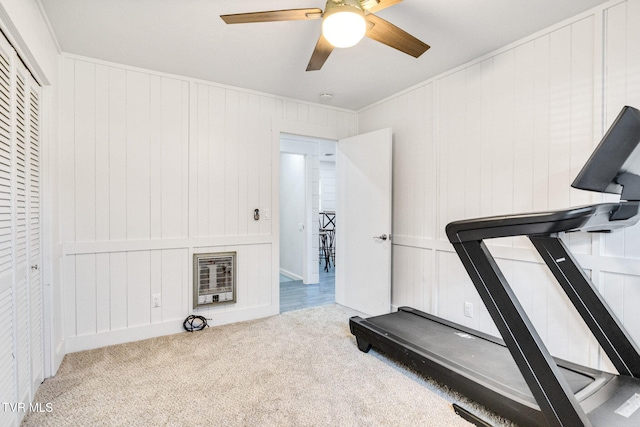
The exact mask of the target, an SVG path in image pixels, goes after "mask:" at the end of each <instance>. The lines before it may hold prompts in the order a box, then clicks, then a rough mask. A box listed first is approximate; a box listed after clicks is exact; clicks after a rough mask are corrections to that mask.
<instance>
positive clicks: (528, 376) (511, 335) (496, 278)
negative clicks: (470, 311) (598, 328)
mask: <svg viewBox="0 0 640 427" xmlns="http://www.w3.org/2000/svg"><path fill="white" fill-rule="evenodd" d="M453 246H454V248H455V250H456V252H457V253H458V256H459V257H460V259H461V260H462V263H463V264H464V267H465V268H466V270H467V273H468V274H469V276H470V277H471V280H472V281H473V284H474V285H475V287H476V289H477V291H478V293H479V294H480V298H481V299H482V301H483V302H484V304H485V306H486V307H487V310H488V311H489V314H490V315H491V318H492V319H493V321H494V323H495V325H496V327H497V328H498V331H500V334H501V335H502V339H503V340H504V342H505V344H506V345H507V347H508V348H509V351H510V352H511V355H512V356H513V358H514V360H515V362H516V365H518V368H519V369H520V372H521V373H522V376H523V377H524V379H525V381H526V383H527V385H528V386H529V389H530V390H531V393H532V394H533V396H534V397H535V399H536V401H537V402H538V405H540V410H541V411H542V413H543V415H544V417H545V420H546V422H547V425H549V426H585V427H591V425H592V424H591V422H590V421H589V418H588V417H587V415H586V414H585V412H584V410H583V409H582V408H581V407H580V403H579V402H578V400H577V399H576V397H575V396H574V394H573V392H572V391H571V389H570V387H569V385H568V384H567V382H566V380H565V379H564V377H563V376H562V375H561V373H560V371H559V369H558V366H557V364H556V362H555V361H554V360H553V357H552V356H551V354H549V351H548V350H547V348H546V346H545V345H544V343H543V341H542V339H541V338H540V336H539V335H538V333H537V331H536V330H535V328H534V327H533V324H532V323H531V321H530V320H529V317H528V316H527V314H526V312H525V311H524V309H523V308H522V306H521V305H520V302H519V301H518V299H517V297H516V296H515V294H514V293H513V291H512V289H511V287H510V286H509V284H508V283H507V280H506V279H505V277H504V275H503V274H502V272H501V271H500V269H499V267H498V265H497V264H496V262H495V260H494V259H493V256H492V255H491V253H490V252H489V250H488V249H487V247H486V245H485V244H484V242H482V241H467V242H464V243H455V244H454V245H453Z"/></svg>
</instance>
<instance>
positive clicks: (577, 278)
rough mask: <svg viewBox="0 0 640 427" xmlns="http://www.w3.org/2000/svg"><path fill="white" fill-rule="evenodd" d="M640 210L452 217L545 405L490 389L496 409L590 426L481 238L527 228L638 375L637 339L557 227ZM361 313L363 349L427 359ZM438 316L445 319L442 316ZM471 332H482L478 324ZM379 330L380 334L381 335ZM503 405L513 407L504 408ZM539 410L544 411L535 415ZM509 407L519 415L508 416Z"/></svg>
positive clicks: (486, 298) (595, 225) (494, 314)
mask: <svg viewBox="0 0 640 427" xmlns="http://www.w3.org/2000/svg"><path fill="white" fill-rule="evenodd" d="M638 217H639V215H638V202H636V201H633V202H620V203H603V204H598V205H591V206H582V207H577V208H571V209H567V210H563V211H553V212H542V213H534V214H526V215H508V216H501V217H489V218H479V219H475V220H464V221H456V222H452V223H450V224H448V225H447V228H446V230H447V235H448V237H449V240H450V242H451V243H452V244H453V246H454V248H455V250H456V252H457V254H458V256H459V257H460V259H461V261H462V263H463V265H464V267H465V269H466V270H467V273H468V274H469V276H470V278H471V280H472V282H473V284H474V286H475V288H476V289H477V291H478V293H479V295H480V297H481V299H482V301H483V302H484V304H485V306H486V307H487V310H488V311H489V314H490V315H491V318H492V319H493V321H494V323H495V325H496V327H497V329H498V331H499V332H500V334H501V336H502V339H503V340H504V343H505V344H506V346H507V348H508V349H509V352H510V353H511V355H512V356H513V358H514V361H515V363H516V365H517V366H518V368H519V369H520V372H521V374H522V376H523V377H524V379H525V381H526V383H527V385H528V386H529V389H530V391H531V393H532V395H533V397H534V398H535V400H536V402H537V403H538V405H539V407H540V412H537V411H536V410H533V411H534V412H530V413H528V414H524V413H521V412H522V408H516V409H515V412H514V407H513V405H512V402H502V401H501V399H500V396H499V395H498V394H496V396H492V397H489V402H491V406H492V407H493V408H494V409H495V410H496V412H497V413H499V414H504V416H506V417H508V418H512V419H513V418H515V417H524V418H521V421H522V420H526V421H529V422H530V421H534V419H535V421H534V422H535V425H542V424H546V425H549V426H577V425H583V426H592V423H591V421H590V420H589V418H588V416H587V414H586V413H585V410H584V409H583V408H582V407H581V405H580V403H579V402H578V400H577V399H576V397H575V395H574V394H573V392H572V391H571V388H570V386H569V385H568V383H567V381H566V380H565V378H564V376H563V375H562V373H561V372H560V369H559V368H558V365H557V362H556V360H555V359H554V358H553V357H552V356H551V354H550V353H549V351H548V350H547V348H546V346H545V345H544V343H543V341H542V339H541V338H540V336H539V335H538V333H537V331H536V329H535V328H534V326H533V324H532V323H531V321H530V320H529V317H528V316H527V314H526V312H525V310H524V309H523V307H522V305H521V304H520V302H519V301H518V298H517V297H516V295H515V294H514V292H513V290H512V289H511V287H510V286H509V283H508V282H507V280H506V279H505V277H504V275H503V274H502V272H501V271H500V268H499V267H498V265H497V263H496V261H495V259H494V258H493V256H492V255H491V253H490V251H489V249H488V248H487V246H486V245H485V243H484V241H483V240H485V239H491V238H497V237H507V236H523V235H526V236H528V237H529V239H530V240H531V241H532V243H533V245H534V247H535V248H536V250H537V251H538V252H539V253H540V255H541V256H542V258H543V260H544V262H545V263H546V264H547V266H548V267H549V268H550V269H551V271H552V272H553V274H554V276H555V277H556V279H557V280H558V282H559V283H560V285H561V287H562V289H563V290H564V291H565V292H566V293H567V295H568V297H569V299H570V300H571V302H572V303H573V304H574V306H575V307H576V309H577V310H578V312H579V314H580V315H581V316H582V317H583V319H584V320H585V323H586V324H587V326H588V327H589V329H590V330H591V331H592V333H593V334H594V336H595V337H596V339H597V340H598V342H599V343H600V345H601V346H602V348H603V349H604V351H605V352H606V354H607V355H608V356H609V358H610V359H611V360H612V362H613V364H614V366H615V367H616V369H618V371H619V374H620V375H621V376H628V377H638V376H640V375H639V374H640V351H639V350H638V347H637V346H636V344H635V343H634V342H633V340H632V339H631V338H630V335H629V334H628V333H627V331H626V330H625V329H624V327H623V326H622V324H621V323H620V322H619V321H618V320H617V318H616V317H615V315H614V314H613V313H612V311H611V310H610V308H609V307H608V305H607V304H606V302H605V301H604V299H603V298H602V297H601V296H600V294H599V293H598V291H597V290H596V288H595V286H594V285H593V283H592V282H591V280H590V279H589V278H588V277H587V276H586V274H585V273H584V271H583V270H582V268H581V267H580V266H579V265H578V263H577V261H576V260H575V259H574V257H573V256H571V254H570V253H569V251H568V249H567V248H566V246H565V245H564V243H563V242H562V240H561V239H560V237H559V233H562V232H566V231H598V232H601V231H611V230H614V229H618V228H624V227H628V226H631V225H634V224H635V223H636V222H637V221H638ZM434 318H435V317H434ZM358 319H359V318H352V319H351V322H350V324H351V330H352V333H353V334H354V335H356V337H357V341H358V347H359V349H360V350H362V351H365V352H366V351H368V350H369V348H370V347H371V344H372V343H375V344H376V346H377V347H378V348H380V350H382V351H383V352H387V353H391V354H393V355H394V356H395V357H399V358H400V359H401V360H403V361H405V362H410V363H412V364H413V365H414V366H416V365H415V361H416V360H422V363H426V362H425V361H424V358H423V356H421V355H420V354H419V352H416V351H415V348H413V347H415V346H413V345H412V344H411V343H408V342H406V341H404V340H400V341H404V342H400V341H398V339H397V337H389V334H388V333H386V332H385V331H383V330H378V331H376V329H377V328H376V327H375V325H370V324H366V320H363V321H362V322H360V320H362V319H360V320H358ZM435 319H438V318H435ZM437 321H438V322H440V323H442V322H443V320H442V319H438V320H437ZM365 324H366V325H365ZM363 325H364V326H366V328H365V327H363ZM456 326H459V325H456ZM471 333H473V334H475V335H478V332H477V331H471ZM376 334H381V335H382V336H378V337H376V336H375V335H376ZM429 366H430V370H429V372H427V374H428V375H431V376H433V377H434V378H436V379H438V380H440V381H443V382H445V383H447V384H450V385H452V386H454V387H456V383H458V382H459V381H460V378H458V377H457V375H456V374H454V373H452V372H446V371H447V368H446V367H443V366H439V365H438V363H430V364H429ZM416 367H417V368H418V369H419V367H418V366H416ZM440 371H443V372H440ZM452 383H453V384H452ZM461 385H462V386H463V387H459V389H460V391H461V392H463V393H468V396H469V397H471V398H473V399H474V400H476V401H478V402H480V403H482V401H483V400H484V401H486V400H485V399H484V397H480V398H478V397H477V396H482V394H483V393H487V390H488V389H487V388H485V387H483V386H482V385H480V384H475V385H474V383H473V381H471V380H467V379H464V381H463V382H462V383H461ZM490 393H494V392H493V391H490ZM502 400H506V399H502ZM502 409H506V410H507V412H506V414H505V412H503V411H502ZM540 413H541V414H542V416H543V417H540V416H539V415H536V414H540ZM509 414H515V416H514V415H512V416H511V417H510V415H509Z"/></svg>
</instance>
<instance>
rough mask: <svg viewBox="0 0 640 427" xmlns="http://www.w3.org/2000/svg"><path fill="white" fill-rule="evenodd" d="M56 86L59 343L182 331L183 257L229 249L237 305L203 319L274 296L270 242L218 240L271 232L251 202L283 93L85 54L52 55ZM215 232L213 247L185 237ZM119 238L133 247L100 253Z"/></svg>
mask: <svg viewBox="0 0 640 427" xmlns="http://www.w3.org/2000/svg"><path fill="white" fill-rule="evenodd" d="M62 81H63V84H64V86H66V87H69V88H70V90H68V91H67V90H65V91H64V92H65V93H64V96H62V105H63V113H62V126H63V127H64V128H65V130H64V131H63V134H64V138H63V144H66V146H65V149H68V151H65V155H64V156H61V171H62V181H63V182H64V183H65V185H68V186H67V187H66V188H68V189H70V190H71V191H69V192H68V193H65V194H64V195H63V196H64V197H63V206H62V209H63V215H62V216H63V217H64V218H65V221H66V222H65V226H64V245H65V248H64V249H63V250H64V251H65V254H66V255H65V257H64V276H65V277H64V295H65V301H66V306H65V318H66V319H67V321H66V336H67V337H68V338H69V339H70V342H71V344H70V347H69V348H71V349H73V350H78V349H83V348H91V347H92V346H94V345H95V344H93V343H95V342H96V340H94V339H92V338H91V336H93V335H102V336H103V338H100V339H99V340H98V341H99V342H102V343H104V342H112V341H113V342H118V341H119V340H122V339H124V340H126V337H127V336H133V335H131V334H129V333H128V331H127V330H128V329H129V328H134V327H149V328H151V327H156V326H161V325H160V324H165V323H166V324H168V325H178V322H180V326H181V320H182V319H184V317H185V316H186V315H187V314H189V312H190V307H191V296H192V272H191V265H192V264H191V262H192V260H191V256H192V254H193V253H194V252H203V251H213V252H219V251H224V250H227V249H228V250H236V251H237V252H238V254H239V257H238V263H239V270H238V298H239V299H238V303H237V304H233V305H225V306H219V307H213V308H210V309H207V310H206V311H208V312H211V313H216V316H217V318H216V319H215V320H214V322H213V323H227V322H229V321H234V319H236V320H242V319H244V318H250V317H251V316H256V315H258V314H257V313H268V311H267V310H262V311H260V310H257V311H255V309H257V308H269V307H273V305H274V304H277V301H276V300H274V298H273V295H274V294H275V295H277V293H278V288H277V287H276V285H274V283H276V282H275V279H274V278H275V277H276V274H277V272H274V271H273V266H272V260H273V251H272V248H271V244H270V243H255V244H254V243H243V244H228V243H229V242H233V240H234V239H235V238H237V237H238V236H243V237H244V239H243V241H244V240H247V241H248V242H250V241H251V237H250V236H258V235H260V234H262V235H269V234H271V227H272V222H271V220H261V221H254V220H253V209H255V208H260V209H261V210H265V209H272V206H271V197H272V189H271V185H272V182H271V175H272V163H271V162H272V147H271V140H272V136H271V121H272V119H274V118H282V117H283V111H284V108H285V107H284V106H285V102H284V101H283V100H281V99H277V98H274V97H270V96H266V95H257V94H253V93H248V92H246V91H243V90H234V89H232V88H221V87H218V86H216V85H213V84H205V83H195V82H190V81H187V80H186V79H185V80H182V79H179V78H174V77H171V76H166V75H160V74H156V73H153V72H145V71H142V70H131V69H129V68H127V67H122V66H116V65H109V64H105V63H94V62H93V61H92V60H90V59H85V58H76V59H74V58H65V59H64V60H63V70H62ZM66 87H65V89H66ZM286 105H287V107H286V108H287V109H288V111H289V112H288V113H287V114H293V112H294V111H295V112H296V118H295V120H298V121H303V122H310V123H318V124H324V125H327V126H333V127H336V128H341V129H342V128H344V129H348V130H350V131H351V132H353V131H355V129H356V115H355V114H354V113H344V112H338V111H335V110H333V109H331V108H324V107H312V106H309V105H307V104H303V103H297V102H293V103H292V104H286ZM189 204H190V205H189ZM67 214H68V215H67ZM67 224H68V225H67ZM247 237H248V239H247ZM217 238H220V239H221V242H225V244H224V245H217V246H216V245H214V246H207V247H201V246H199V245H198V241H199V239H208V240H209V241H213V242H215V241H216V240H215V239H217ZM183 239H184V240H183ZM262 240H263V239H262ZM165 242H167V243H165ZM174 242H176V243H174ZM123 243H127V244H131V246H132V247H134V248H135V250H133V249H132V250H123V251H121V250H122V249H117V250H114V249H113V248H114V245H115V247H122V245H123ZM70 244H72V245H71V246H70ZM147 245H150V246H148V248H147ZM125 247H126V246H125ZM70 248H80V249H79V250H77V251H76V250H74V249H71V250H70ZM94 248H95V249H94ZM156 294H159V295H161V301H160V307H155V308H154V307H151V305H152V298H153V296H154V295H156ZM252 310H254V311H252ZM245 312H246V313H247V314H243V313H245ZM252 313H253V314H252ZM262 315H264V314H262ZM218 316H219V317H218ZM243 316H244V317H243ZM176 327H177V326H176ZM162 328H164V329H162ZM162 328H161V329H158V328H155V329H153V328H151V329H148V330H149V331H150V332H149V333H150V334H152V335H153V334H155V333H156V332H152V331H164V330H167V329H166V328H167V327H166V326H163V327H162ZM114 332H117V333H116V334H114ZM123 337H124V338H123Z"/></svg>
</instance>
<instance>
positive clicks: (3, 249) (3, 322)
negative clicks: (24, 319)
mask: <svg viewBox="0 0 640 427" xmlns="http://www.w3.org/2000/svg"><path fill="white" fill-rule="evenodd" d="M12 58H13V53H12V48H11V46H10V45H9V43H7V41H6V40H5V39H4V37H0V401H2V402H15V401H16V400H17V399H16V397H17V396H16V380H15V379H16V369H15V368H16V365H15V359H14V350H15V336H16V334H15V314H16V310H15V308H16V301H15V294H14V287H13V271H14V263H13V247H12V240H13V215H12V204H13V200H12V186H13V179H12V177H13V170H12V157H13V153H12V145H13V144H12V137H13V136H12V127H13V124H12V122H13V114H12V110H13V106H12V104H13V102H12V90H13V89H12V86H13V85H12V83H11V82H12V81H13V78H12V75H13V70H12V62H13V61H12ZM15 418H16V416H15V414H13V413H11V412H10V411H0V425H3V426H4V425H12V424H13V423H14V422H15Z"/></svg>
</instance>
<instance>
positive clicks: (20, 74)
mask: <svg viewBox="0 0 640 427" xmlns="http://www.w3.org/2000/svg"><path fill="white" fill-rule="evenodd" d="M16 62H17V61H16ZM14 81H15V97H14V99H15V103H14V105H15V107H14V111H15V115H14V119H15V120H14V123H15V126H14V151H15V156H14V159H15V162H14V178H15V184H14V189H15V197H14V199H13V200H14V202H15V211H14V212H15V214H14V215H15V222H14V224H15V260H16V268H15V282H16V311H17V318H16V326H17V327H16V344H17V348H16V350H17V352H16V356H17V357H16V359H17V365H18V398H19V400H20V401H21V402H25V401H29V389H30V386H31V369H30V365H31V364H30V363H29V359H30V358H29V354H30V353H31V349H30V342H31V339H30V325H29V321H30V310H29V308H30V301H29V296H30V295H29V284H28V280H27V266H28V261H29V259H28V246H27V231H28V230H27V185H28V182H27V181H28V166H29V165H28V158H27V155H28V154H27V149H28V147H27V144H28V143H29V133H28V120H29V92H28V89H27V84H28V72H27V70H26V69H25V68H24V66H23V65H22V64H20V63H17V64H16V66H15V80H14Z"/></svg>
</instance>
